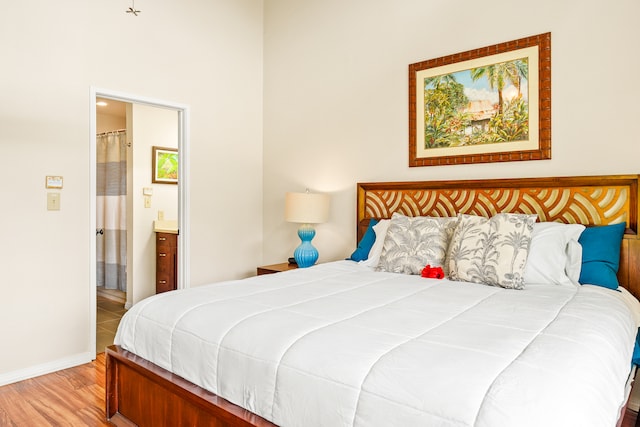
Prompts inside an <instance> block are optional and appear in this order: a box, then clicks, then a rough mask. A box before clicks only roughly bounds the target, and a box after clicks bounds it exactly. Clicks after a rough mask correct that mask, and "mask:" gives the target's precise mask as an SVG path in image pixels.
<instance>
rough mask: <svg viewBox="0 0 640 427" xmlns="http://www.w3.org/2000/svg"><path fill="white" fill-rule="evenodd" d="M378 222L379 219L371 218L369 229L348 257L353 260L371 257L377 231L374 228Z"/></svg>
mask: <svg viewBox="0 0 640 427" xmlns="http://www.w3.org/2000/svg"><path fill="white" fill-rule="evenodd" d="M377 223H378V220H377V219H374V218H371V219H370V220H369V227H367V231H366V232H365V233H364V236H362V239H360V242H359V243H358V247H357V248H356V250H355V251H353V253H352V254H351V256H350V257H349V258H347V259H350V260H351V261H364V260H366V259H368V258H369V251H371V247H372V246H373V243H374V242H375V241H376V233H375V231H374V230H373V226H374V225H376V224H377Z"/></svg>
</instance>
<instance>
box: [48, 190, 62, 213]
mask: <svg viewBox="0 0 640 427" xmlns="http://www.w3.org/2000/svg"><path fill="white" fill-rule="evenodd" d="M47 210H49V211H59V210H60V193H47Z"/></svg>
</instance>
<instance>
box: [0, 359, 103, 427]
mask: <svg viewBox="0 0 640 427" xmlns="http://www.w3.org/2000/svg"><path fill="white" fill-rule="evenodd" d="M104 362H105V354H104V353H101V354H99V355H98V357H97V359H96V360H94V361H93V362H91V363H86V364H84V365H80V366H76V367H74V368H69V369H65V370H62V371H58V372H54V373H52V374H48V375H42V376H40V377H36V378H32V379H28V380H25V381H20V382H18V383H15V384H9V385H6V386H4V387H0V426H11V427H23V426H25V427H27V426H28V427H32V426H87V427H93V426H98V427H99V426H111V425H112V424H111V423H109V422H107V421H106V417H105V412H104V408H105V363H104Z"/></svg>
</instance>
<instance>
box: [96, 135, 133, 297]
mask: <svg viewBox="0 0 640 427" xmlns="http://www.w3.org/2000/svg"><path fill="white" fill-rule="evenodd" d="M126 140H127V134H126V131H116V132H107V133H104V134H98V135H96V143H97V150H96V152H97V165H98V167H97V196H98V197H97V200H96V242H97V243H96V244H97V247H96V254H97V269H96V271H97V285H98V286H104V287H105V288H106V289H119V290H121V291H123V292H126V290H127V274H126V270H127V208H126V198H127V142H126Z"/></svg>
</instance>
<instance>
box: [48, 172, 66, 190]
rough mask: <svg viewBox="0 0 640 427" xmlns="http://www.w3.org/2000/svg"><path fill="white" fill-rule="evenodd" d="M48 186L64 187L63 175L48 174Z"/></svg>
mask: <svg viewBox="0 0 640 427" xmlns="http://www.w3.org/2000/svg"><path fill="white" fill-rule="evenodd" d="M46 187H47V188H62V177H61V176H49V175H47V180H46Z"/></svg>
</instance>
